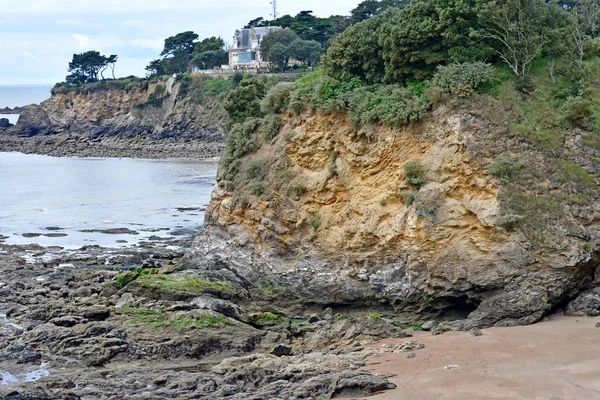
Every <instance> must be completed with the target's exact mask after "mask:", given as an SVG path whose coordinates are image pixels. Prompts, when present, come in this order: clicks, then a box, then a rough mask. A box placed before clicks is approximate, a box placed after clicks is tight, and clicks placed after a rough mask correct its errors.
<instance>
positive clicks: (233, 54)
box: [229, 26, 282, 70]
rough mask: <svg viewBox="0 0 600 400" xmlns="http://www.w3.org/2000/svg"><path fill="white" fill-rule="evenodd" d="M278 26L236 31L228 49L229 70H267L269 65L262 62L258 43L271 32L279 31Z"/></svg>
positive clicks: (266, 62)
mask: <svg viewBox="0 0 600 400" xmlns="http://www.w3.org/2000/svg"><path fill="white" fill-rule="evenodd" d="M281 29H282V28H281V27H280V26H267V27H261V28H245V29H242V30H236V31H235V35H234V36H233V44H232V46H231V48H230V49H229V69H233V70H239V69H241V70H249V69H254V70H267V69H270V67H271V63H270V62H268V61H263V59H262V57H261V54H260V42H261V41H262V39H263V38H264V37H265V36H267V35H268V34H269V33H271V32H275V31H279V30H281Z"/></svg>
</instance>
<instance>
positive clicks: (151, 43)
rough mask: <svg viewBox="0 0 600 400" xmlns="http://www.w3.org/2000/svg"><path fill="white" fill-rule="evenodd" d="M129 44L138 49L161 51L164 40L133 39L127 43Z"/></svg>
mask: <svg viewBox="0 0 600 400" xmlns="http://www.w3.org/2000/svg"><path fill="white" fill-rule="evenodd" d="M129 44H130V45H132V46H133V47H139V48H141V49H151V50H158V51H160V50H162V48H163V46H164V44H165V40H164V39H133V40H130V41H129Z"/></svg>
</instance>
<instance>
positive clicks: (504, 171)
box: [488, 157, 520, 183]
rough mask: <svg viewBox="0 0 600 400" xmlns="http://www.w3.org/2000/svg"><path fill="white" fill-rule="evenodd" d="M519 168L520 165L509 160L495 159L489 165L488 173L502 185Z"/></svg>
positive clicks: (505, 158) (504, 158)
mask: <svg viewBox="0 0 600 400" xmlns="http://www.w3.org/2000/svg"><path fill="white" fill-rule="evenodd" d="M519 167H520V165H519V164H518V163H517V162H516V161H515V160H513V159H511V158H508V157H497V158H496V160H494V162H493V163H492V164H491V165H490V168H489V170H488V172H489V173H490V175H493V176H495V177H496V178H498V179H500V181H501V182H503V183H504V182H507V181H508V179H509V178H511V177H512V176H513V174H514V173H515V172H516V171H517V169H518V168H519Z"/></svg>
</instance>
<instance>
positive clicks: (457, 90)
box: [431, 62, 497, 97]
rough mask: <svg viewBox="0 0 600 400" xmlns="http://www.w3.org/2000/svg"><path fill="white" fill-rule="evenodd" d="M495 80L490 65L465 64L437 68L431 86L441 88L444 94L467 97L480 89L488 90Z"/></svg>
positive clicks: (494, 73)
mask: <svg viewBox="0 0 600 400" xmlns="http://www.w3.org/2000/svg"><path fill="white" fill-rule="evenodd" d="M496 80H497V77H496V71H495V69H494V67H493V66H492V65H490V64H486V63H483V62H466V63H461V64H458V63H456V64H450V65H445V66H439V67H438V69H437V72H436V73H435V75H434V76H433V79H432V81H431V86H435V87H439V88H441V89H442V90H443V92H444V93H448V94H455V95H457V96H458V97H468V96H470V95H471V94H473V93H474V92H475V91H478V90H480V89H483V88H488V89H489V88H490V87H491V86H493V84H494V83H495V82H496Z"/></svg>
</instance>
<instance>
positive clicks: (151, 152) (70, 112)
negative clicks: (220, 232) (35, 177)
mask: <svg viewBox="0 0 600 400" xmlns="http://www.w3.org/2000/svg"><path fill="white" fill-rule="evenodd" d="M18 111H19V113H20V118H19V121H18V123H17V125H16V126H13V127H10V128H8V129H6V130H4V132H2V131H0V133H2V134H1V135H0V136H1V137H0V139H1V140H0V144H1V146H2V148H3V150H5V151H6V150H16V151H23V152H38V153H46V154H52V155H69V154H71V153H72V154H76V155H93V156H103V155H106V156H113V155H116V156H133V157H140V156H141V157H145V156H148V157H161V156H162V157H168V156H170V157H186V156H196V157H216V156H219V155H220V154H221V153H222V150H223V142H224V133H223V126H224V124H225V123H226V121H227V117H226V115H225V113H224V111H223V109H222V108H221V107H220V106H219V105H218V104H217V103H216V102H215V101H214V100H212V99H210V98H207V99H204V100H203V101H202V103H201V104H198V103H197V102H194V101H193V99H192V98H190V96H188V95H186V94H183V93H180V84H178V83H175V82H172V81H167V82H162V81H158V82H149V83H148V84H146V85H144V86H143V87H140V88H133V89H128V90H122V89H110V88H102V89H96V90H87V91H84V92H81V91H68V92H58V93H55V94H54V95H52V97H50V98H49V99H48V100H46V101H44V102H42V103H41V104H40V105H32V106H27V107H23V108H21V109H19V110H18ZM113 153H114V154H113Z"/></svg>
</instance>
